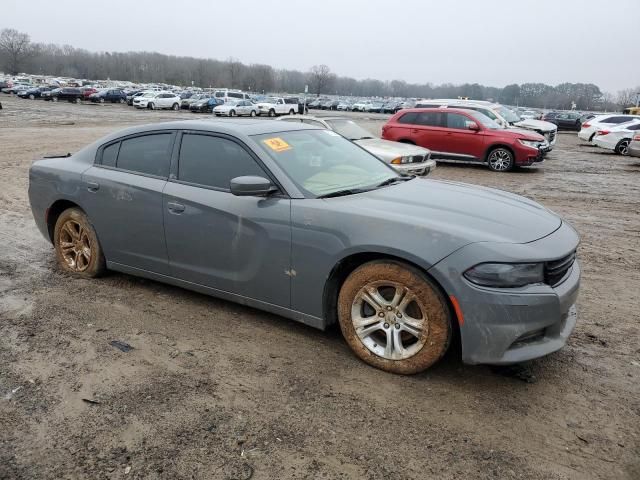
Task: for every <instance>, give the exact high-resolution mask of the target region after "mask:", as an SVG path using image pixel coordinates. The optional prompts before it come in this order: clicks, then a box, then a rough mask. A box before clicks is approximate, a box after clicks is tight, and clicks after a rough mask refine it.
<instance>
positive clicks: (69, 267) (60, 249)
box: [54, 208, 105, 277]
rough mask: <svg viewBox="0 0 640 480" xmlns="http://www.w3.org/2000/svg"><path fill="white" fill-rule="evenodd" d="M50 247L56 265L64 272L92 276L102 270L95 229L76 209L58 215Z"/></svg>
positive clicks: (103, 265)
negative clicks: (52, 249) (53, 250)
mask: <svg viewBox="0 0 640 480" xmlns="http://www.w3.org/2000/svg"><path fill="white" fill-rule="evenodd" d="M54 247H55V249H56V257H57V259H58V263H59V265H60V266H61V267H62V268H63V269H64V270H65V271H67V272H69V273H73V274H76V275H79V276H83V277H96V276H98V275H100V274H101V273H102V272H103V271H104V269H105V260H104V256H103V254H102V249H101V248H100V244H99V243H98V238H97V236H96V233H95V230H94V229H93V227H92V226H91V224H90V223H89V221H88V219H87V216H86V215H85V214H84V212H82V211H81V210H80V209H78V208H70V209H68V210H65V211H64V212H62V214H60V216H59V217H58V220H57V222H56V226H55V230H54Z"/></svg>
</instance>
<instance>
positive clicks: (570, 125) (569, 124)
mask: <svg viewBox="0 0 640 480" xmlns="http://www.w3.org/2000/svg"><path fill="white" fill-rule="evenodd" d="M547 121H548V122H550V123H553V124H555V125H557V126H558V129H559V130H573V131H576V132H578V131H580V128H581V127H582V113H580V112H558V113H557V114H556V115H555V116H554V117H552V118H549V119H548V120H547Z"/></svg>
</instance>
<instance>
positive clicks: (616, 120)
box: [607, 117, 631, 123]
mask: <svg viewBox="0 0 640 480" xmlns="http://www.w3.org/2000/svg"><path fill="white" fill-rule="evenodd" d="M629 120H631V119H630V118H629V117H611V118H609V119H608V120H607V123H625V122H628V121H629Z"/></svg>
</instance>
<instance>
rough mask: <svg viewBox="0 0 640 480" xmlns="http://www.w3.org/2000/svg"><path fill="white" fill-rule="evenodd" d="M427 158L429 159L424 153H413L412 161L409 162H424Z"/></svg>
mask: <svg viewBox="0 0 640 480" xmlns="http://www.w3.org/2000/svg"><path fill="white" fill-rule="evenodd" d="M425 160H427V158H425V156H424V155H413V156H412V157H411V162H409V163H422V162H424V161H425Z"/></svg>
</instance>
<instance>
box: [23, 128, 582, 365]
mask: <svg viewBox="0 0 640 480" xmlns="http://www.w3.org/2000/svg"><path fill="white" fill-rule="evenodd" d="M29 200H30V203H31V209H32V212H33V216H34V219H35V222H36V225H37V227H38V229H39V230H40V232H41V233H42V235H44V237H45V238H46V239H47V240H49V241H51V242H52V243H53V245H54V247H55V256H56V259H57V262H58V264H59V266H60V267H61V268H62V269H63V270H64V271H66V272H68V273H69V274H72V275H76V276H78V277H84V278H91V277H98V276H100V275H101V274H103V273H105V270H107V269H110V270H115V271H120V272H124V273H127V274H131V275H136V276H141V277H146V278H150V279H153V280H157V281H160V282H165V283H170V284H173V285H177V286H181V287H184V288H187V289H191V290H195V291H198V292H202V293H205V294H209V295H213V296H216V297H220V298H223V299H226V300H230V301H233V302H238V303H241V304H244V305H249V306H251V307H255V308H259V309H263V310H266V311H269V312H272V313H276V314H279V315H282V316H284V317H288V318H291V319H294V320H298V321H301V322H303V323H305V324H307V325H311V326H314V327H317V328H321V329H325V328H327V327H328V326H330V325H332V324H334V323H338V324H339V325H340V328H341V330H342V333H343V335H344V338H345V340H346V342H347V343H348V345H349V346H350V347H351V349H352V350H353V351H354V352H355V354H356V355H357V356H358V357H359V358H360V359H362V360H364V361H365V362H367V363H368V364H370V365H372V366H375V367H378V368H381V369H383V370H386V371H389V372H395V373H400V374H411V373H416V372H419V371H422V370H424V369H426V368H428V367H430V366H431V365H433V364H434V363H435V362H437V361H438V360H439V359H440V358H441V357H442V356H443V355H444V353H445V352H446V351H447V349H448V348H449V345H450V343H451V341H452V339H454V338H456V339H458V338H459V339H460V342H461V352H462V360H463V361H464V362H467V363H487V364H511V363H517V362H521V361H525V360H530V359H533V358H537V357H541V356H544V355H547V354H549V353H552V352H554V351H556V350H558V349H560V348H562V347H563V346H564V345H565V343H566V341H567V338H568V337H569V335H570V334H571V332H572V330H573V329H574V326H575V324H576V318H577V314H576V310H575V303H576V299H577V296H578V290H579V282H580V266H579V263H578V261H576V248H577V246H578V242H579V238H578V234H577V233H576V231H575V230H574V229H573V228H572V227H571V226H570V225H569V224H568V223H566V222H565V221H563V220H562V219H561V218H560V217H559V216H557V215H556V214H555V213H553V212H551V211H550V210H547V209H546V208H544V207H543V206H541V205H539V204H538V203H535V202H533V201H531V200H529V199H526V198H524V197H521V196H518V195H514V194H511V193H507V192H503V191H499V190H494V189H491V188H485V187H478V186H473V185H465V184H461V183H454V182H445V181H435V180H429V179H418V178H416V177H413V176H402V175H398V172H396V171H395V170H393V169H392V168H391V167H389V165H388V164H386V163H385V162H383V161H381V160H380V159H378V158H376V157H375V156H373V155H371V154H370V153H369V152H367V151H365V150H364V149H362V148H361V147H360V146H358V145H356V144H354V143H353V142H350V141H349V140H347V139H346V138H343V137H342V136H340V135H338V134H337V133H335V132H332V131H329V130H326V129H319V128H314V127H311V126H308V125H304V124H292V123H287V122H277V121H261V120H238V119H230V120H225V121H221V120H218V121H215V120H214V121H211V120H207V121H174V122H169V123H157V124H151V125H146V126H136V127H132V128H129V129H126V130H122V131H119V132H116V133H113V134H111V135H108V136H106V137H104V138H102V139H100V140H98V141H97V142H95V143H93V144H91V145H89V146H87V147H85V148H83V149H82V150H80V151H79V152H77V153H75V154H73V155H71V156H65V157H61V158H47V159H42V160H38V161H35V162H34V163H33V164H32V166H31V168H30V171H29ZM178 320H179V319H176V321H178ZM212 321H214V319H212ZM247 321H250V320H247ZM234 341H244V342H251V339H250V338H247V339H240V340H238V339H235V340H234ZM457 341H458V340H456V342H457Z"/></svg>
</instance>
